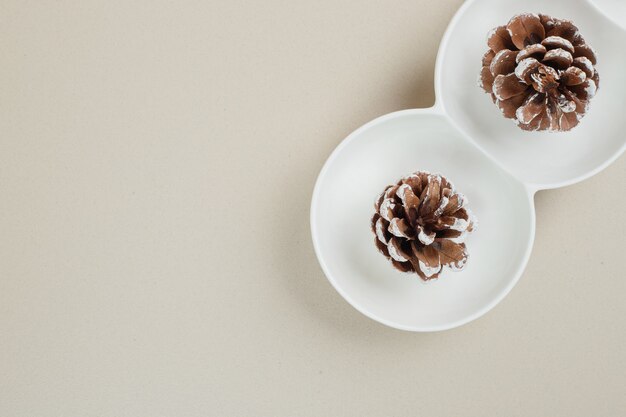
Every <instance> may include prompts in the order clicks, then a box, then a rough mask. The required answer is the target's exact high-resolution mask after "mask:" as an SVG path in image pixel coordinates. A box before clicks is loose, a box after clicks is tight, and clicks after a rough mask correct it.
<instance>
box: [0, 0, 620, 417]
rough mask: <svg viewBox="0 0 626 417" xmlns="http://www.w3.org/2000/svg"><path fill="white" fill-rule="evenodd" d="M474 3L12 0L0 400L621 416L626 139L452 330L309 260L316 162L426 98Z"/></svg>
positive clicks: (565, 193) (1, 218)
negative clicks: (501, 294) (398, 316)
mask: <svg viewBox="0 0 626 417" xmlns="http://www.w3.org/2000/svg"><path fill="white" fill-rule="evenodd" d="M460 4H461V0H449V1H425V0H399V1H394V2H384V1H372V0H368V1H360V2H357V1H336V0H333V1H330V0H318V1H278V0H269V1H266V2H250V1H225V0H224V1H222V0H219V1H217V0H209V1H178V2H177V1H160V0H159V1H147V0H140V1H133V2H128V1H115V0H113V1H24V0H19V1H18V0H2V1H0V415H1V416H7V417H22V416H24V417H37V416H46V417H50V416H63V417H67V416H81V417H85V416H98V417H104V416H106V417H108V416H110V417H137V416H150V417H159V416H229V417H231V416H234V417H237V416H268V417H270V416H271V417H279V416H280V417H282V416H289V417H291V416H359V417H365V416H417V415H420V416H421V415H424V416H426V415H428V416H460V415H462V416H470V417H473V416H476V417H478V416H481V417H484V416H552V417H558V416H564V417H565V416H567V417H576V416H580V417H588V416H604V417H606V416H611V417H612V416H615V417H618V416H623V415H624V410H625V409H626V396H625V395H624V375H626V351H625V350H624V346H625V345H626V328H625V327H626V326H625V321H624V317H626V303H625V302H624V294H626V280H625V279H624V278H625V277H626V274H625V262H624V254H623V252H624V250H625V248H626V238H625V236H626V221H624V217H623V216H624V212H625V210H624V207H625V206H626V195H625V194H624V192H623V191H624V184H625V183H626V160H625V159H624V157H622V158H620V159H618V160H617V161H616V162H615V163H614V164H613V165H611V166H610V167H609V168H608V169H606V170H605V171H603V172H601V173H600V174H598V175H597V176H595V177H593V178H592V179H589V180H587V181H584V182H583V183H580V184H577V185H574V186H570V187H567V188H564V189H560V190H555V191H546V192H541V193H540V194H538V196H537V198H536V205H537V236H536V242H535V247H534V249H533V254H532V257H531V260H530V263H529V265H528V268H527V270H526V272H525V273H524V275H523V276H522V278H521V280H520V282H519V284H518V285H517V286H516V287H515V288H514V289H513V291H512V292H511V293H510V294H509V296H508V297H507V298H505V300H504V301H503V302H502V303H501V304H500V305H498V306H497V307H496V308H495V309H494V310H492V311H491V312H489V313H488V314H487V315H486V316H484V317H483V318H481V319H479V320H477V321H475V322H473V323H470V324H469V325H466V326H463V327H461V328H458V329H455V330H451V331H446V332H443V333H433V334H415V333H408V332H402V331H398V330H393V329H390V328H387V327H384V326H382V325H380V324H378V323H376V322H374V321H372V320H370V319H368V318H366V317H364V316H362V315H361V314H360V313H358V312H357V311H356V310H354V309H353V308H352V307H350V306H349V305H348V304H347V303H346V302H345V301H344V300H343V299H342V298H341V297H340V296H339V295H338V294H337V293H336V292H335V291H334V289H333V288H332V287H331V285H330V284H329V283H328V281H327V280H326V278H325V277H324V275H323V273H322V271H321V269H320V268H319V266H318V263H317V260H316V258H315V255H314V253H313V248H312V244H311V239H310V232H309V220H308V217H309V204H310V197H311V192H312V189H313V185H314V182H315V179H316V176H317V173H318V172H319V170H320V169H321V167H322V164H323V163H324V161H325V159H326V158H327V157H328V155H329V154H330V152H331V151H332V150H333V149H334V147H335V146H336V145H337V144H338V143H339V142H340V141H341V139H343V138H344V137H345V136H346V135H347V134H348V133H350V132H351V131H352V130H354V129H355V128H357V127H358V126H360V125H361V124H363V123H365V122H367V121H369V120H371V119H373V118H374V117H377V116H379V115H382V114H385V113H388V112H391V111H395V110H400V109H406V108H412V107H428V106H430V105H432V103H433V102H434V91H433V68H434V63H435V56H436V51H437V47H438V44H439V40H440V39H441V36H442V34H443V32H444V30H445V28H446V25H447V24H448V22H449V20H450V18H451V17H452V16H453V14H454V12H455V11H456V10H457V9H458V7H459V6H460ZM479 59H480V57H477V60H479ZM468 65H474V63H471V62H468ZM605 88H608V86H605ZM600 93H601V92H600ZM616 117H621V116H620V115H617V114H616ZM583 122H584V121H583ZM598 134H602V132H598ZM590 140H593V138H590ZM395 152H401V150H397V149H389V152H388V154H385V155H381V158H383V157H384V158H393V157H394V153H395ZM347 198H349V194H348V195H347ZM511 221H512V222H514V221H515V219H514V218H512V219H511ZM340 232H341V231H340V230H338V233H340Z"/></svg>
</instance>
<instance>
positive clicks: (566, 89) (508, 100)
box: [480, 14, 600, 131]
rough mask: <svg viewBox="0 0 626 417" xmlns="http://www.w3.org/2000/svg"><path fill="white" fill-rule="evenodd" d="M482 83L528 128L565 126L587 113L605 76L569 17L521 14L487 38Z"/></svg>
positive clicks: (506, 114)
mask: <svg viewBox="0 0 626 417" xmlns="http://www.w3.org/2000/svg"><path fill="white" fill-rule="evenodd" d="M487 44H488V45H489V48H490V49H489V51H487V53H486V54H485V55H484V56H483V64H482V65H483V67H482V70H481V73H480V86H481V87H482V88H483V89H484V90H485V92H487V93H489V94H491V98H492V100H493V102H494V103H496V105H497V106H498V107H499V108H500V110H501V111H502V113H503V114H504V117H507V118H509V119H514V120H515V122H516V123H517V124H518V126H519V127H520V128H522V129H524V130H550V131H566V130H570V129H571V128H573V127H574V126H576V125H577V124H578V122H579V121H580V119H581V118H582V117H583V116H584V115H585V112H586V111H587V108H588V106H589V101H590V100H591V98H592V97H593V96H594V95H595V93H596V89H597V88H598V83H599V81H600V78H599V76H598V71H596V69H595V65H596V55H595V53H594V51H593V50H592V49H591V47H590V46H589V45H587V44H586V43H585V39H583V37H582V36H581V35H580V33H579V32H578V28H577V27H576V26H574V24H573V23H572V22H570V21H569V20H561V19H555V18H553V17H550V16H546V15H542V14H540V15H536V14H520V15H517V16H514V17H513V18H512V19H511V20H510V21H509V23H508V24H507V25H506V26H499V27H497V28H495V29H493V30H492V31H491V32H490V33H489V35H488V38H487Z"/></svg>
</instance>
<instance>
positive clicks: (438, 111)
mask: <svg viewBox="0 0 626 417" xmlns="http://www.w3.org/2000/svg"><path fill="white" fill-rule="evenodd" d="M477 1H479V0H467V1H466V2H465V3H464V4H463V5H462V6H461V7H460V9H459V10H458V11H457V13H456V14H455V16H454V17H453V19H452V20H451V22H450V24H449V25H448V28H447V29H446V32H445V33H444V36H443V39H442V41H441V44H440V47H439V51H438V55H437V61H436V64H435V93H436V100H435V104H434V106H433V107H431V108H425V109H409V110H403V111H399V112H394V113H390V114H387V115H383V116H381V117H378V118H376V119H374V120H372V121H370V122H368V123H366V124H365V125H363V126H361V127H359V128H358V129H356V130H355V131H353V132H352V133H351V134H350V135H348V136H347V137H346V138H345V139H344V140H343V141H342V142H341V143H340V144H339V145H338V146H337V148H336V149H335V150H334V151H333V152H332V154H331V155H330V157H329V158H328V160H327V161H326V163H325V164H324V166H323V168H322V170H321V171H320V173H319V175H318V178H317V181H316V184H315V188H314V190H313V196H312V201H311V212H310V222H311V235H312V240H313V246H314V250H315V253H316V255H317V258H318V260H319V263H320V265H321V267H322V270H323V271H324V274H325V275H326V277H327V278H328V280H329V282H330V283H331V284H332V285H333V287H334V288H335V289H336V290H337V292H338V293H339V294H340V295H341V296H342V297H343V298H344V299H345V300H346V301H348V303H350V304H351V305H352V306H353V307H354V308H355V309H356V310H358V311H359V312H361V313H362V314H364V315H365V316H367V317H369V318H371V319H373V320H376V321H378V322H380V323H382V324H385V325H387V326H389V327H393V328H397V329H400V330H409V331H418V332H433V331H441V330H447V329H452V328H455V327H458V326H461V325H463V324H466V323H469V322H471V321H473V320H476V319H477V318H479V317H481V316H483V315H484V314H486V313H487V312H488V311H490V310H491V309H492V308H494V307H495V306H496V305H497V304H498V303H499V302H500V301H502V299H504V297H506V295H507V294H508V293H509V292H510V291H511V289H512V288H513V287H514V286H515V285H516V284H517V282H518V281H519V279H520V277H521V275H522V273H523V271H524V269H525V267H526V265H527V263H528V260H529V258H530V254H531V251H532V247H533V243H534V237H535V209H534V194H535V192H536V191H538V190H541V189H550V188H557V187H563V186H567V185H570V184H574V183H577V182H580V181H582V180H584V179H587V178H589V177H591V176H593V175H595V174H596V173H598V172H600V171H601V170H603V169H604V168H606V167H607V166H609V165H610V164H611V163H612V162H613V161H615V160H616V159H617V158H618V157H619V156H620V155H621V154H622V153H623V152H624V150H625V149H626V141H624V142H623V143H622V146H621V147H620V148H619V149H618V150H616V151H615V152H614V153H613V154H611V155H610V157H608V158H607V159H606V160H604V162H603V163H602V164H599V165H598V166H596V167H594V168H593V169H591V170H589V171H588V172H585V173H583V174H581V175H578V176H576V177H573V178H569V179H567V180H565V181H560V182H557V183H551V184H545V185H536V184H533V185H530V184H528V183H525V182H524V181H522V180H520V179H519V178H517V180H518V181H519V182H520V183H521V184H522V185H524V187H525V189H526V190H527V194H528V198H527V201H528V204H529V207H528V208H529V212H530V214H531V221H530V233H529V239H528V242H527V245H526V248H525V251H524V253H523V256H522V259H521V262H520V264H519V266H518V267H517V269H516V270H515V272H514V273H513V274H512V275H511V277H510V278H509V280H508V282H507V284H506V285H505V286H504V287H503V288H502V289H501V290H500V291H499V292H498V293H497V294H496V295H495V296H494V297H493V298H492V299H491V300H490V301H489V302H488V303H485V305H484V306H482V308H480V309H479V310H477V311H475V312H474V313H473V314H469V315H467V316H465V317H463V318H462V319H458V320H453V321H449V322H446V323H444V324H439V325H428V326H410V325H405V324H402V323H396V322H394V321H392V320H388V319H386V318H384V317H381V316H380V315H378V314H375V313H373V312H371V311H370V310H368V308H366V307H364V306H362V305H360V304H359V303H358V302H356V301H355V299H354V298H353V297H352V296H351V295H350V294H349V293H347V291H345V290H344V289H343V288H342V287H341V286H340V285H338V284H337V281H336V279H335V278H334V276H333V273H332V271H331V270H330V268H329V267H328V265H327V263H326V261H325V259H324V255H323V253H322V250H321V247H320V239H319V236H318V224H317V219H316V213H317V211H318V204H319V195H320V192H321V184H322V183H323V180H324V178H325V177H326V175H327V172H328V170H329V168H330V167H331V166H332V165H333V163H334V162H335V160H336V158H337V156H338V155H339V154H340V153H341V152H342V150H343V149H344V148H345V147H346V146H348V145H349V144H350V143H351V142H352V141H353V140H354V139H355V138H357V137H358V136H360V135H361V134H362V133H363V132H365V131H366V130H368V129H371V128H372V127H374V126H376V125H378V124H381V123H383V122H387V121H390V120H392V119H394V118H396V117H399V116H404V115H409V114H412V115H435V116H442V117H443V118H445V120H446V121H447V122H448V123H449V124H450V125H451V126H452V127H453V128H454V129H455V130H456V131H457V132H458V133H459V134H460V135H461V136H463V137H464V138H465V139H467V140H468V141H469V143H471V144H472V145H473V147H474V148H475V149H476V150H477V151H479V152H480V153H481V154H483V155H484V156H485V157H486V158H487V159H488V160H490V161H491V162H492V163H493V164H494V165H496V166H498V167H500V168H501V169H503V170H504V171H506V172H509V173H510V171H509V170H508V169H507V167H506V166H504V165H503V164H502V163H500V161H498V160H497V159H496V158H494V157H493V156H492V155H490V154H489V153H488V152H486V151H485V150H484V149H483V148H482V147H481V146H480V145H479V144H477V143H476V142H475V141H474V140H472V138H471V137H470V135H469V134H468V133H467V132H465V130H464V129H462V128H461V127H460V126H459V125H458V124H457V123H456V122H455V120H454V118H452V117H450V115H449V114H447V112H446V110H445V108H444V105H443V103H442V99H441V89H442V87H441V82H442V77H441V72H442V61H443V55H444V54H443V51H445V49H446V48H447V47H448V43H449V41H450V36H451V33H452V31H453V30H454V28H455V26H456V25H457V23H458V21H459V20H460V19H461V18H462V17H463V15H464V13H465V11H466V10H467V9H468V8H469V7H471V6H472V5H473V4H474V3H476V2H477ZM584 1H585V2H587V3H589V4H592V5H593V7H594V8H596V7H597V6H596V5H595V4H593V3H591V2H590V1H589V0H584Z"/></svg>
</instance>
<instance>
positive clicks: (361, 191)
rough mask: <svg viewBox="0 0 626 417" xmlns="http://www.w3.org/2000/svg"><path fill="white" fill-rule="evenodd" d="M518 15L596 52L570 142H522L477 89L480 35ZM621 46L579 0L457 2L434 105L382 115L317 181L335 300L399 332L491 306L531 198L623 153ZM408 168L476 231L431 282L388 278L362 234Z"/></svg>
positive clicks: (316, 236)
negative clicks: (436, 180)
mask: <svg viewBox="0 0 626 417" xmlns="http://www.w3.org/2000/svg"><path fill="white" fill-rule="evenodd" d="M528 11H532V12H541V13H546V14H550V15H553V16H555V17H559V18H568V19H572V20H573V21H574V22H576V24H577V25H578V26H579V28H580V30H581V33H582V34H583V36H584V37H585V39H587V40H588V42H589V43H590V44H591V45H592V46H594V47H595V48H596V49H597V50H598V55H599V65H598V69H599V71H600V77H601V87H600V90H599V92H598V95H597V96H596V97H595V98H594V99H593V101H592V103H591V110H590V111H589V114H588V115H587V116H585V118H584V119H583V120H582V122H581V124H580V125H579V126H578V127H576V128H575V129H574V130H573V131H571V132H568V133H556V134H555V133H542V132H532V133H530V132H523V131H521V130H520V129H519V128H518V127H517V126H515V124H514V123H513V122H512V121H510V120H507V119H504V118H503V117H502V115H501V114H500V112H499V110H498V109H497V108H496V107H495V106H494V105H493V103H492V102H491V100H490V98H489V96H488V95H486V94H484V93H483V92H482V90H481V89H480V88H478V87H477V86H476V80H477V76H478V73H479V70H480V58H481V57H482V54H483V53H484V52H485V50H486V48H487V47H486V42H485V41H486V33H487V32H488V31H489V30H490V29H491V28H492V27H495V26H497V25H499V24H503V23H505V22H507V21H508V19H509V18H510V17H511V16H513V15H514V14H517V13H522V12H528ZM615 37H617V40H616V38H615ZM611 39H612V41H611ZM623 41H626V32H625V31H624V30H623V29H621V28H620V27H619V26H617V25H615V24H614V23H612V22H611V21H608V20H607V19H606V18H605V17H604V16H603V14H602V13H600V12H598V10H597V9H596V8H595V6H592V5H591V4H590V3H589V2H588V0H567V1H566V0H554V1H552V2H550V3H544V2H542V1H540V0H528V1H527V2H525V3H524V4H523V9H520V5H519V3H517V2H515V1H514V0H506V1H502V0H469V1H467V2H466V3H465V4H464V5H463V6H462V7H461V8H460V9H459V11H458V12H457V14H456V15H455V17H454V18H453V20H452V22H451V23H450V25H449V27H448V29H447V31H446V33H445V35H444V37H443V40H442V43H441V47H440V50H439V55H438V58H437V64H436V69H435V91H436V95H437V101H436V104H435V106H434V107H433V108H430V109H414V110H405V111H401V112H396V113H391V114H388V115H385V116H382V117H379V118H378V119H375V120H373V121H371V122H370V123H367V124H366V125H364V126H362V127H360V128H359V129H357V130H356V131H354V132H353V133H352V134H350V135H349V136H348V137H347V138H346V139H344V141H343V142H342V143H341V144H340V145H339V146H338V147H337V149H335V151H334V152H333V153H332V155H331V156H330V157H329V158H328V160H327V161H326V164H325V165H324V167H323V168H322V171H321V172H320V174H319V177H318V179H317V183H316V185H315V189H314V192H313V198H312V203H311V234H312V238H313V245H314V248H315V252H316V254H317V257H318V259H319V262H320V264H321V266H322V269H323V270H324V273H325V274H326V276H327V278H328V279H329V281H330V282H331V284H332V285H333V286H334V287H335V288H336V290H337V291H338V292H339V293H340V294H341V295H342V296H343V297H344V298H345V299H346V300H347V301H348V302H349V303H350V304H352V305H353V306H354V307H355V308H356V309H357V310H359V311H360V312H362V313H363V314H365V315H366V316H368V317H370V318H372V319H374V320H377V321H379V322H381V323H383V324H386V325H388V326H391V327H395V328H398V329H403V330H412V331H438V330H445V329H450V328H453V327H456V326H459V325H462V324H464V323H467V322H469V321H471V320H474V319H476V318H478V317H480V316H481V315H483V314H484V313H486V312H487V311H489V310H490V309H491V308H493V307H494V306H495V305H496V304H497V303H498V302H499V301H500V300H502V299H503V298H504V296H506V294H507V293H508V292H509V291H510V290H511V289H512V288H513V286H514V285H515V283H516V282H517V280H518V279H519V277H520V276H521V274H522V272H523V270H524V268H525V266H526V263H527V262H528V258H529V256H530V252H531V248H532V244H533V239H534V234H535V211H534V205H533V195H534V193H535V191H537V190H539V189H547V188H554V187H560V186H564V185H567V184H571V183H574V182H577V181H580V180H582V179H584V178H587V177H589V176H591V175H593V174H594V173H596V172H598V171H599V170H601V169H603V168H604V167H606V166H608V165H609V164H610V163H611V162H612V161H613V160H615V159H616V158H617V157H618V156H619V155H620V154H621V153H622V152H623V151H624V148H625V147H626V140H625V139H626V135H625V134H624V133H621V132H624V131H626V122H625V121H624V118H623V117H621V112H622V111H623V110H624V109H626V101H625V100H626V83H624V81H623V80H622V78H621V75H622V72H623V68H624V67H625V64H626V55H624V54H621V53H620V52H619V50H618V49H611V47H612V45H614V44H615V42H623ZM611 51H613V52H611ZM391 150H394V151H395V152H394V153H392V151H391ZM418 170H426V171H431V172H435V173H441V174H442V175H444V176H446V177H447V178H448V179H450V180H451V181H452V182H453V183H454V184H455V186H456V187H457V189H458V190H459V191H460V192H462V193H464V194H465V195H466V196H467V197H468V200H469V206H470V207H471V209H472V211H473V212H474V214H475V215H476V217H477V219H478V222H479V224H478V227H477V229H476V231H475V232H474V233H472V234H471V235H470V237H469V239H468V240H467V246H468V252H469V254H470V258H469V261H468V263H467V266H466V268H465V269H464V270H463V271H460V272H451V271H447V272H446V273H444V274H442V275H441V277H440V278H439V279H438V280H436V281H434V282H429V283H423V282H422V281H421V280H420V279H419V278H418V277H417V276H416V275H411V274H404V273H401V272H398V271H396V270H395V269H394V268H393V267H392V266H391V265H390V263H389V261H387V259H385V257H384V256H382V255H380V254H379V253H378V251H377V249H376V247H375V245H374V235H373V234H372V232H371V230H370V218H371V216H372V214H373V210H374V209H373V204H374V200H375V199H376V197H377V196H378V195H379V193H380V192H381V190H383V189H384V187H385V186H386V185H388V184H391V183H393V182H395V181H397V180H398V179H399V178H401V177H403V176H405V175H408V174H410V173H412V172H415V171H418Z"/></svg>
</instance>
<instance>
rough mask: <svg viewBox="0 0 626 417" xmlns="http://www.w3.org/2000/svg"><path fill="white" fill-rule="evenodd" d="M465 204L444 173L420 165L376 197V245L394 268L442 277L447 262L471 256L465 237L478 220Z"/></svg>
mask: <svg viewBox="0 0 626 417" xmlns="http://www.w3.org/2000/svg"><path fill="white" fill-rule="evenodd" d="M466 205H467V199H466V198H465V197H464V196H463V195H462V194H460V193H458V192H457V191H456V190H455V188H454V186H453V185H452V183H451V182H450V181H448V180H447V179H446V178H444V177H442V176H441V175H437V174H430V173H428V172H423V171H420V172H416V173H414V174H412V175H410V176H408V177H405V178H402V179H401V180H400V181H398V182H397V183H396V184H394V185H390V186H388V187H387V188H386V189H385V191H383V193H382V194H381V195H380V197H379V198H378V200H377V201H376V204H375V210H376V211H375V213H374V216H373V217H372V231H373V232H374V234H375V235H376V237H375V242H376V246H377V247H378V250H379V251H380V252H381V253H382V254H383V255H385V256H386V257H387V258H388V259H389V260H391V263H392V264H393V266H394V267H396V269H398V270H400V271H402V272H414V273H416V274H418V275H419V276H420V278H422V280H424V281H428V280H431V279H435V278H438V277H439V274H440V273H441V272H442V269H443V268H444V267H447V268H449V269H452V270H461V269H463V268H464V267H465V263H466V261H467V258H468V253H467V248H466V246H465V243H464V242H465V238H466V236H467V234H468V233H469V232H472V231H473V228H474V224H475V220H474V216H473V215H472V213H471V212H470V211H469V209H468V208H467V207H466Z"/></svg>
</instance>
